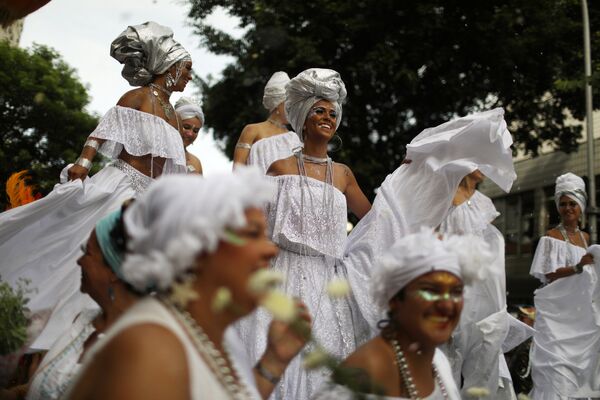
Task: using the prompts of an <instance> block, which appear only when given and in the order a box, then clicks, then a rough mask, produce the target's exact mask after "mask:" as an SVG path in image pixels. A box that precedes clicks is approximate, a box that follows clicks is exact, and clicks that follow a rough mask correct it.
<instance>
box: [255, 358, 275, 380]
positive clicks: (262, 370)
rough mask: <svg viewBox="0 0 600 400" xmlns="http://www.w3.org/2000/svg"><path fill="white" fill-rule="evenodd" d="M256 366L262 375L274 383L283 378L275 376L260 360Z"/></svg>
mask: <svg viewBox="0 0 600 400" xmlns="http://www.w3.org/2000/svg"><path fill="white" fill-rule="evenodd" d="M255 368H256V371H257V372H258V374H259V375H260V376H262V377H263V378H265V379H266V380H268V381H269V382H271V383H272V384H273V385H277V384H278V383H279V381H280V380H281V376H275V375H273V374H272V373H270V372H269V371H268V370H267V369H265V367H263V366H262V364H261V363H260V361H259V362H258V364H256V367H255Z"/></svg>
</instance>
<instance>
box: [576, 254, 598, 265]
mask: <svg viewBox="0 0 600 400" xmlns="http://www.w3.org/2000/svg"><path fill="white" fill-rule="evenodd" d="M593 263H594V256H593V255H591V254H590V253H587V254H584V255H583V257H581V260H579V265H582V266H583V265H589V264H593Z"/></svg>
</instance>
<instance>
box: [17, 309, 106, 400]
mask: <svg viewBox="0 0 600 400" xmlns="http://www.w3.org/2000/svg"><path fill="white" fill-rule="evenodd" d="M99 312H100V310H98V309H95V310H83V311H82V312H81V314H79V315H78V316H77V318H76V319H75V321H73V323H72V324H71V325H70V326H69V327H68V329H67V331H66V332H64V334H62V335H61V336H60V337H59V338H58V340H57V341H56V342H55V343H54V344H53V345H52V347H51V348H50V350H48V352H47V353H46V355H45V356H44V358H43V359H42V362H41V363H40V365H39V366H38V368H37V370H36V371H35V375H34V376H33V378H32V379H31V381H30V383H29V389H28V391H27V400H54V399H60V398H61V397H62V395H63V394H64V393H65V390H66V389H67V387H68V386H69V384H70V383H71V380H72V379H73V377H74V376H75V375H76V374H77V371H78V370H79V368H80V367H81V364H80V363H79V358H80V357H81V355H82V354H83V345H84V344H85V342H86V340H87V339H88V338H89V337H90V336H91V335H92V333H94V331H95V328H94V325H92V322H93V321H94V319H95V318H96V316H97V315H98V314H99Z"/></svg>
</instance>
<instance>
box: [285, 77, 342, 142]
mask: <svg viewBox="0 0 600 400" xmlns="http://www.w3.org/2000/svg"><path fill="white" fill-rule="evenodd" d="M285 89H286V91H285V93H286V99H285V114H286V116H287V119H288V121H289V122H290V124H291V125H292V127H293V128H294V131H295V132H296V134H297V135H298V137H299V138H300V140H303V137H302V128H303V127H304V122H306V117H307V116H308V113H309V112H310V109H311V108H312V106H313V105H314V104H315V103H316V102H317V101H319V100H328V101H330V102H332V103H333V105H334V106H335V110H336V111H337V120H336V124H335V128H336V129H337V128H338V127H339V126H340V123H341V122H342V103H343V102H344V100H345V99H346V94H347V92H346V85H344V82H343V81H342V78H341V77H340V74H339V73H337V72H336V71H334V70H332V69H323V68H310V69H307V70H306V71H303V72H301V73H299V74H298V75H297V76H296V77H295V78H293V79H292V80H291V81H289V82H288V84H287V85H286V87H285Z"/></svg>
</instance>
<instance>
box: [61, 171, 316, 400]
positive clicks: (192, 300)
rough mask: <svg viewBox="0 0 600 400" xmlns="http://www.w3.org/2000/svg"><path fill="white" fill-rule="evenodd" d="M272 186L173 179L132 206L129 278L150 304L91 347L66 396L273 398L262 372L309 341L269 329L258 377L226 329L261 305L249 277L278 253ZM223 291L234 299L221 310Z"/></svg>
mask: <svg viewBox="0 0 600 400" xmlns="http://www.w3.org/2000/svg"><path fill="white" fill-rule="evenodd" d="M273 189H274V187H273V185H272V184H271V183H270V182H268V181H266V179H265V178H264V177H263V175H262V174H261V173H260V172H258V171H256V170H247V169H245V170H243V171H237V172H236V173H234V174H226V175H222V176H219V175H215V176H211V177H209V178H200V177H197V176H195V175H191V174H188V175H178V176H168V177H164V178H161V179H159V180H158V181H157V182H156V183H155V184H154V185H153V186H152V187H151V188H150V189H149V190H148V192H147V193H145V194H144V195H143V196H141V197H140V198H138V199H137V200H136V202H135V203H133V204H132V205H131V206H130V207H129V209H128V210H127V211H126V212H125V214H124V222H125V227H126V231H127V234H128V244H127V247H128V252H127V253H126V256H125V260H124V262H123V268H122V273H123V277H124V278H123V279H124V280H125V281H126V282H127V283H128V284H129V285H131V286H132V287H133V288H134V289H135V290H137V291H138V292H140V293H142V294H144V295H145V298H144V299H142V300H140V301H138V302H137V303H136V305H134V306H133V307H132V308H130V309H129V310H128V311H127V313H126V314H124V315H123V316H122V317H121V319H119V321H117V323H116V324H114V325H113V326H112V327H111V328H110V329H109V331H108V332H106V335H105V337H104V338H103V339H102V341H100V342H98V343H97V344H96V345H95V346H94V347H93V348H92V349H90V351H89V352H88V354H87V355H86V357H85V360H84V365H83V367H82V369H81V372H80V374H79V375H78V377H77V378H76V380H75V382H74V385H73V386H72V388H71V389H70V390H69V393H68V396H67V398H72V399H82V398H85V399H130V400H135V399H173V400H176V399H256V398H261V397H265V398H266V397H267V396H268V394H269V393H270V390H272V388H273V383H272V382H270V380H269V379H266V378H265V377H268V376H269V375H268V373H265V371H277V370H278V369H279V368H281V367H283V368H285V365H287V363H288V362H289V360H290V359H291V358H292V357H294V355H295V354H297V352H298V351H299V350H300V349H301V348H302V346H303V345H304V342H305V339H302V338H300V337H299V336H298V335H296V334H295V333H294V332H293V331H291V330H290V329H289V327H287V328H286V329H285V330H281V329H279V330H278V334H277V335H273V331H271V332H270V333H269V335H268V336H269V339H270V341H269V346H268V348H267V351H266V353H265V355H264V356H263V357H262V358H261V360H260V361H259V363H258V365H257V367H256V369H255V370H254V371H253V370H252V367H251V366H250V365H248V364H247V363H243V362H240V360H239V359H238V358H237V356H238V355H239V352H240V349H239V343H237V348H236V349H234V350H233V351H234V352H235V354H231V353H230V351H231V349H230V348H229V346H228V345H227V344H226V341H227V335H228V334H227V332H226V328H227V327H228V326H229V325H230V324H231V323H232V322H234V321H236V320H237V319H239V318H240V317H242V316H243V315H246V314H247V313H249V312H251V311H252V310H253V309H254V308H255V307H256V306H257V304H258V302H259V300H260V298H261V296H260V295H259V294H256V293H255V292H253V291H251V290H250V289H249V287H248V286H249V279H250V277H251V276H253V275H254V274H255V273H256V272H257V271H260V270H261V269H263V268H266V267H267V266H268V264H269V260H270V259H271V258H272V257H273V256H275V255H276V254H277V247H276V246H275V245H274V244H273V243H272V242H271V241H270V240H269V239H268V238H267V236H266V219H265V215H264V212H263V209H262V207H263V205H264V202H265V200H266V199H267V198H270V197H271V196H272V192H273ZM190 199H194V201H190ZM151 293H155V295H151ZM223 293H225V294H226V296H225V297H226V298H228V299H230V301H227V302H223V301H220V302H219V304H220V305H218V306H217V302H216V301H215V299H217V298H219V299H222V298H223ZM305 318H306V316H305ZM228 332H231V331H228ZM262 335H263V336H267V332H266V329H265V331H264V332H262ZM234 344H235V343H234ZM255 378H256V380H255ZM261 378H262V379H263V380H262V381H260V380H259V379H261ZM255 384H256V385H258V390H257V389H256V387H255ZM259 392H260V394H259Z"/></svg>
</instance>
